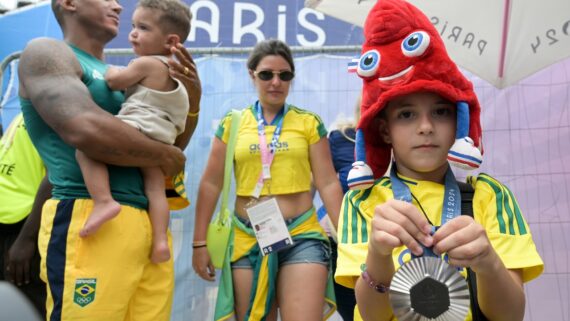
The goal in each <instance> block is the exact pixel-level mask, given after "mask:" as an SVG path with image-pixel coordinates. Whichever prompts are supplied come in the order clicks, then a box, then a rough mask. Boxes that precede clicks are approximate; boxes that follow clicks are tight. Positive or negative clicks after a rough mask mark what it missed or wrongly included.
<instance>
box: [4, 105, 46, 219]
mask: <svg viewBox="0 0 570 321" xmlns="http://www.w3.org/2000/svg"><path fill="white" fill-rule="evenodd" d="M44 176H45V168H44V165H43V162H42V160H41V158H40V156H39V155H38V152H37V151H36V149H35V148H34V145H33V144H32V142H31V140H30V137H29V136H28V132H27V130H26V126H25V124H24V119H23V118H22V114H19V115H18V116H16V117H15V118H14V120H13V121H12V123H11V125H10V127H8V129H7V130H6V133H5V134H4V136H2V139H1V140H0V224H14V223H17V222H19V221H21V220H23V219H24V218H26V217H27V216H28V214H29V213H30V210H31V209H32V204H33V202H34V198H35V195H36V192H37V190H38V187H39V185H40V182H41V181H42V179H43V177H44Z"/></svg>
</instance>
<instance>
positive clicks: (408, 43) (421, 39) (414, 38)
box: [402, 31, 430, 57]
mask: <svg viewBox="0 0 570 321" xmlns="http://www.w3.org/2000/svg"><path fill="white" fill-rule="evenodd" d="M429 43H430V38H429V35H428V33H427V32H425V31H416V32H413V33H412V34H410V35H409V36H407V37H406V38H405V39H404V40H403V41H402V53H403V54H404V56H406V57H418V56H421V55H423V53H424V52H426V50H427V48H428V47H429Z"/></svg>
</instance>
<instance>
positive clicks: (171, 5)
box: [137, 0, 192, 43]
mask: <svg viewBox="0 0 570 321" xmlns="http://www.w3.org/2000/svg"><path fill="white" fill-rule="evenodd" d="M137 8H148V9H155V10H159V11H161V12H162V14H161V15H160V17H159V18H158V24H159V27H160V28H161V29H162V31H163V32H164V33H174V34H176V35H178V37H180V42H182V43H184V41H186V38H188V34H189V33H190V20H192V13H191V12H190V8H188V6H187V5H186V4H185V3H183V2H182V1H180V0H140V1H139V3H138V4H137Z"/></svg>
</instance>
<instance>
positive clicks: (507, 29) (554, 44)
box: [307, 0, 570, 88]
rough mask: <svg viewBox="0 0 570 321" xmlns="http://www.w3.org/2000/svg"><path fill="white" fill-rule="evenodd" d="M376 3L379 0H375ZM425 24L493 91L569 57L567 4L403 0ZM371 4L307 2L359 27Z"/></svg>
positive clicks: (358, 0)
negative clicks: (418, 12) (426, 20)
mask: <svg viewBox="0 0 570 321" xmlns="http://www.w3.org/2000/svg"><path fill="white" fill-rule="evenodd" d="M379 1H382V0H379ZM408 2H410V3H412V4H413V5H415V6H416V7H418V8H419V9H420V10H422V11H423V12H424V13H425V14H426V16H428V18H429V19H430V20H431V22H432V23H433V24H434V26H435V27H436V29H437V30H438V31H439V33H440V34H441V37H442V38H443V40H444V42H445V46H446V48H447V50H448V52H449V55H450V56H451V57H452V59H453V60H454V61H455V62H456V63H457V64H458V65H460V66H461V67H463V68H465V69H467V70H469V71H471V72H472V73H474V74H476V75H477V76H479V77H481V78H483V79H485V80H486V81H488V82H490V83H491V84H493V85H494V86H496V87H497V88H503V87H507V86H509V85H512V84H515V83H517V82H518V81H519V80H521V79H523V78H525V77H527V76H529V75H531V74H533V73H535V72H537V71H538V70H541V69H543V68H544V67H546V66H549V65H551V64H553V63H555V62H558V61H560V60H562V59H564V58H566V57H569V56H570V16H569V15H568V13H569V12H570V1H569V0H541V1H536V0H516V1H515V0H500V1H499V0H478V1H472V0H408ZM375 3H376V1H375V0H309V1H307V5H308V6H311V7H313V8H315V9H317V10H319V11H322V12H324V13H325V14H328V15H331V16H334V17H336V18H339V19H343V20H345V21H348V22H350V23H353V24H355V25H358V26H363V24H364V20H365V19H366V16H367V14H368V11H369V10H370V8H372V6H373V5H374V4H375Z"/></svg>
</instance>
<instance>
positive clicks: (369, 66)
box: [356, 49, 380, 77]
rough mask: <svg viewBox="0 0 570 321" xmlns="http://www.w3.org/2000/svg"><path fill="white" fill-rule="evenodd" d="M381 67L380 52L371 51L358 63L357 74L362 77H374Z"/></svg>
mask: <svg viewBox="0 0 570 321" xmlns="http://www.w3.org/2000/svg"><path fill="white" fill-rule="evenodd" d="M378 67H380V53H379V52H378V50H375V49H373V50H369V51H367V52H365V53H364V54H363V55H362V56H361V57H360V60H359V61H358V67H357V68H356V73H357V74H358V75H359V76H360V77H372V76H374V75H375V74H376V71H377V70H378Z"/></svg>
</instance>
